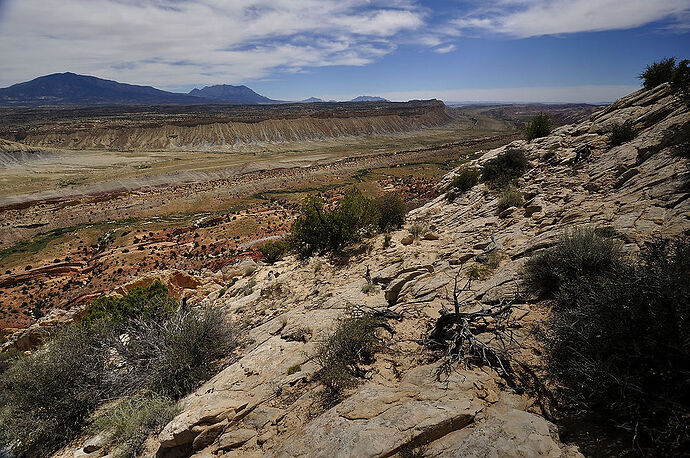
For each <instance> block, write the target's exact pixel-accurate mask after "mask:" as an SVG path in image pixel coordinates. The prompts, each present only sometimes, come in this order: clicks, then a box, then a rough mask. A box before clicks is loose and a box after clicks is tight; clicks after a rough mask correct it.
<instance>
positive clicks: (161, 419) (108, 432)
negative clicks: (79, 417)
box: [94, 394, 179, 457]
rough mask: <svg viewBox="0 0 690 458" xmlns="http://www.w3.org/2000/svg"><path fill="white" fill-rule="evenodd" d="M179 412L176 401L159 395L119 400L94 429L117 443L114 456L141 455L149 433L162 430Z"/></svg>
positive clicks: (114, 444)
mask: <svg viewBox="0 0 690 458" xmlns="http://www.w3.org/2000/svg"><path fill="white" fill-rule="evenodd" d="M178 412H179V408H178V407H177V405H176V403H175V402H174V401H173V400H171V399H169V398H165V397H160V396H156V395H151V394H150V395H148V396H133V397H126V398H124V399H122V400H120V401H119V402H118V403H117V404H116V405H115V406H114V407H111V408H110V409H108V410H107V411H106V412H105V413H103V414H101V415H99V416H98V417H96V418H95V420H94V430H95V431H97V432H99V433H101V434H104V435H105V436H106V437H108V443H109V445H110V446H117V448H116V451H115V456H120V457H130V456H138V454H139V453H140V452H141V448H142V445H143V444H144V441H145V440H146V438H147V437H149V435H151V434H154V433H157V432H160V430H161V429H162V428H163V427H164V426H165V425H166V424H168V423H169V422H170V421H171V420H172V419H173V418H174V417H175V415H177V413H178Z"/></svg>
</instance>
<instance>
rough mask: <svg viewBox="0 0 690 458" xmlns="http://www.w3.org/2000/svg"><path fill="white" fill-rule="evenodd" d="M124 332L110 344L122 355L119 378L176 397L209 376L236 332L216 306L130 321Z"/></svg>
mask: <svg viewBox="0 0 690 458" xmlns="http://www.w3.org/2000/svg"><path fill="white" fill-rule="evenodd" d="M123 333H125V334H126V335H127V336H128V339H127V341H126V342H122V341H121V340H120V339H118V340H117V341H115V342H114V343H113V345H114V347H115V348H116V349H117V352H118V354H119V355H120V356H121V357H122V359H123V367H122V368H121V369H120V371H119V379H118V380H119V383H121V384H122V385H123V386H124V387H126V391H131V390H135V389H137V388H142V387H144V388H147V389H149V390H151V391H153V392H155V393H158V394H160V395H163V396H167V397H170V398H172V399H178V398H180V397H182V396H184V395H186V394H187V393H189V392H191V391H192V390H194V389H195V388H196V387H197V385H198V383H199V382H200V381H202V380H205V379H206V378H208V377H209V376H210V375H211V374H212V373H213V369H214V363H215V362H216V361H217V360H218V359H220V358H223V357H225V356H227V355H229V353H230V352H231V351H232V349H233V348H234V347H235V346H236V344H237V336H236V335H235V333H234V332H233V328H232V327H231V326H230V325H229V323H227V321H226V319H225V316H224V315H223V311H222V310H220V309H217V308H212V307H205V308H202V309H189V310H182V309H178V310H177V311H176V312H175V313H174V314H172V315H171V316H170V317H168V318H166V319H164V320H160V321H151V320H148V321H147V320H142V319H137V320H131V321H130V322H128V323H127V325H126V326H125V327H124V329H123Z"/></svg>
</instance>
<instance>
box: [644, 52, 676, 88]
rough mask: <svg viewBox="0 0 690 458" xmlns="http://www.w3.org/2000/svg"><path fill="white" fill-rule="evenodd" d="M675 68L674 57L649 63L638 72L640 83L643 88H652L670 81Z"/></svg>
mask: <svg viewBox="0 0 690 458" xmlns="http://www.w3.org/2000/svg"><path fill="white" fill-rule="evenodd" d="M675 68H676V59H675V57H667V58H665V59H662V60H660V61H658V62H654V63H653V64H651V65H647V68H645V70H644V71H643V72H642V73H641V74H640V76H639V78H640V79H641V80H642V85H643V86H644V88H645V89H653V88H655V87H657V86H658V85H660V84H663V83H667V82H669V81H671V78H672V77H673V72H674V70H675Z"/></svg>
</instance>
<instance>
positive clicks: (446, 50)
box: [434, 44, 456, 54]
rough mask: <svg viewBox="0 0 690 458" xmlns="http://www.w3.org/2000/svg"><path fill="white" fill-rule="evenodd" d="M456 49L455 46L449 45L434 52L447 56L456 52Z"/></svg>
mask: <svg viewBox="0 0 690 458" xmlns="http://www.w3.org/2000/svg"><path fill="white" fill-rule="evenodd" d="M455 49H456V47H455V45H453V44H450V45H447V46H441V47H439V48H435V49H434V52H437V53H439V54H446V53H449V52H451V51H455Z"/></svg>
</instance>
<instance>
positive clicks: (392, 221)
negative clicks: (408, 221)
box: [374, 192, 407, 232]
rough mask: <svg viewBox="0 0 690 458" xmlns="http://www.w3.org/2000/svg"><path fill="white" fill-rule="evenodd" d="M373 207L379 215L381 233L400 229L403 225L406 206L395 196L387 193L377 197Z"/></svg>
mask: <svg viewBox="0 0 690 458" xmlns="http://www.w3.org/2000/svg"><path fill="white" fill-rule="evenodd" d="M374 205H375V206H376V209H377V210H378V212H379V214H380V215H381V217H380V219H379V230H380V231H381V232H384V231H390V230H394V229H400V228H401V227H402V225H403V224H405V216H406V215H407V205H405V202H403V200H402V199H401V198H400V197H399V196H398V195H397V194H394V193H392V192H389V193H386V194H384V195H382V196H379V197H377V198H376V200H374Z"/></svg>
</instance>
